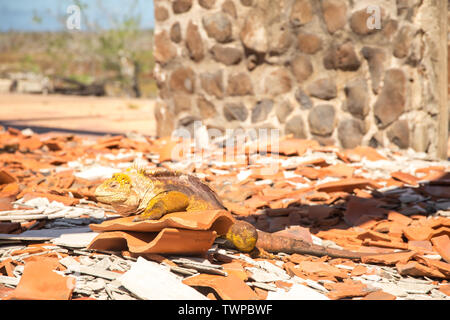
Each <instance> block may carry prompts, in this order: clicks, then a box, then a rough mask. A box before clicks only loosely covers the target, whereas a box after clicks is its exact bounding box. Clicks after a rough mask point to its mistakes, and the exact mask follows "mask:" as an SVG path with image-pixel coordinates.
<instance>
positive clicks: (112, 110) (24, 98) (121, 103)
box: [0, 94, 155, 136]
mask: <svg viewBox="0 0 450 320" xmlns="http://www.w3.org/2000/svg"><path fill="white" fill-rule="evenodd" d="M153 107H154V100H147V99H132V98H130V99H127V98H109V97H79V96H64V95H32V94H0V125H3V126H5V127H8V126H12V127H15V128H18V129H25V128H31V129H32V130H33V131H35V132H37V133H43V132H48V131H60V132H74V133H77V134H87V135H92V134H94V135H98V134H102V135H103V134H108V133H109V134H118V133H127V132H131V131H136V132H139V133H142V134H145V135H149V136H154V135H155V119H154V115H153Z"/></svg>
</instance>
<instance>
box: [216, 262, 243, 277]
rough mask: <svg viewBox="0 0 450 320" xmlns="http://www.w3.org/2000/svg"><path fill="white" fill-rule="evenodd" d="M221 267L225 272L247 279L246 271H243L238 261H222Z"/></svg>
mask: <svg viewBox="0 0 450 320" xmlns="http://www.w3.org/2000/svg"><path fill="white" fill-rule="evenodd" d="M222 267H223V270H224V271H225V272H226V273H227V274H233V275H235V276H236V277H238V278H239V279H241V280H243V281H247V279H248V275H247V272H245V269H244V267H243V266H242V264H241V263H240V262H238V261H233V262H229V263H224V264H222Z"/></svg>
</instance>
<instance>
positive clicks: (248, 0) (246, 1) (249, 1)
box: [241, 0, 253, 7]
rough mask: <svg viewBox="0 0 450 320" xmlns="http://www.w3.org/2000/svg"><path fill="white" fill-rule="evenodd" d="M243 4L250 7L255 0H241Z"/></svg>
mask: <svg viewBox="0 0 450 320" xmlns="http://www.w3.org/2000/svg"><path fill="white" fill-rule="evenodd" d="M241 4H242V5H243V6H246V7H250V6H251V5H252V4H253V0H241Z"/></svg>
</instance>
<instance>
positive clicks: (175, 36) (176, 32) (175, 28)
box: [170, 22, 182, 43]
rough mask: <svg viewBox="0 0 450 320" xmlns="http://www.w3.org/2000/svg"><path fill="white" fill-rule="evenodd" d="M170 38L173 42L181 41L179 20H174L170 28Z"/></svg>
mask: <svg viewBox="0 0 450 320" xmlns="http://www.w3.org/2000/svg"><path fill="white" fill-rule="evenodd" d="M170 40H172V41H173V42H175V43H180V42H181V40H182V39H181V26H180V23H179V22H175V23H174V24H173V25H172V27H171V28H170Z"/></svg>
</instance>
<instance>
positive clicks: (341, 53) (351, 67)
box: [323, 41, 361, 71]
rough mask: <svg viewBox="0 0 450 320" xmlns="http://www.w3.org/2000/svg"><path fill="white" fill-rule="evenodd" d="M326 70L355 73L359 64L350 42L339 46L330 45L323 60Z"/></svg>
mask: <svg viewBox="0 0 450 320" xmlns="http://www.w3.org/2000/svg"><path fill="white" fill-rule="evenodd" d="M323 64H324V66H325V68H326V69H340V70H343V71H356V70H358V69H359V67H360V66H361V62H360V61H359V59H358V56H357V54H356V52H355V48H354V46H353V43H351V42H350V41H348V42H346V43H344V44H341V45H334V44H333V45H331V46H330V48H329V49H328V51H327V52H326V54H325V56H324V58H323Z"/></svg>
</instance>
